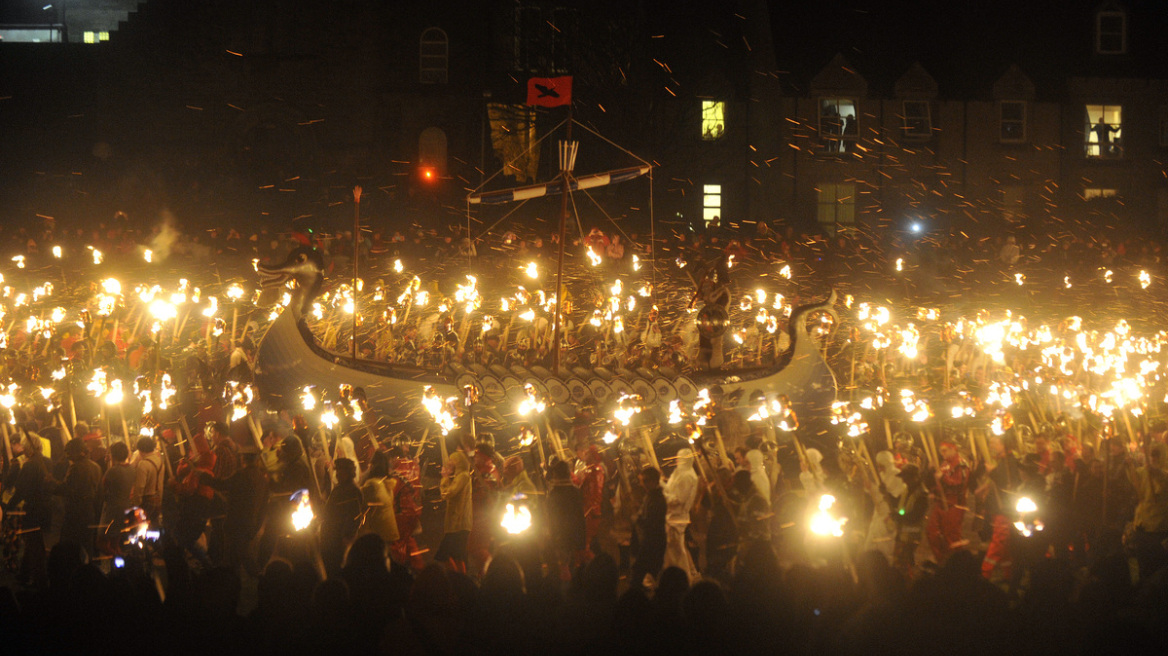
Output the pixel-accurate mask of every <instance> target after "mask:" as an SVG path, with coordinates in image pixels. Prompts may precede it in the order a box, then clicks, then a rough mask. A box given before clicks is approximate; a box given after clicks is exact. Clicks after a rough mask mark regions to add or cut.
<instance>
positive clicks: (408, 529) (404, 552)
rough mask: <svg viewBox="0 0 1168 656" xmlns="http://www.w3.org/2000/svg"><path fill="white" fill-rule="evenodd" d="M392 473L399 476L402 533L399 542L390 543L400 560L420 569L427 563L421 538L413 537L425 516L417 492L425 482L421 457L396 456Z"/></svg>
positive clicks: (397, 495)
mask: <svg viewBox="0 0 1168 656" xmlns="http://www.w3.org/2000/svg"><path fill="white" fill-rule="evenodd" d="M390 475H391V476H393V477H394V478H396V479H398V483H397V488H396V489H395V490H394V492H393V501H394V506H395V508H394V513H395V514H396V515H397V531H398V535H399V536H400V537H399V538H398V541H397V542H394V543H393V544H391V545H389V549H390V553H392V554H393V558H394V560H396V561H397V562H399V563H407V564H408V565H409V566H410V567H411V568H412V569H414V570H417V571H420V570H421V569H422V567H424V566H425V563H424V562H423V560H422V554H420V553H418V551H419V550H418V542H417V541H416V540H414V533H416V532H417V530H418V526H419V525H420V523H421V519H422V504H421V502H420V500H419V493H418V490H419V489H421V485H422V484H421V472H420V470H419V468H418V461H416V460H413V459H410V458H395V459H394V461H393V471H392V472H390Z"/></svg>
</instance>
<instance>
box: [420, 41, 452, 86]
mask: <svg viewBox="0 0 1168 656" xmlns="http://www.w3.org/2000/svg"><path fill="white" fill-rule="evenodd" d="M419 54H420V57H419V62H420V64H419V73H418V81H419V82H421V83H422V84H446V78H447V66H448V64H449V61H450V42H449V41H447V39H446V32H443V31H442V30H440V29H438V28H437V27H431V28H430V29H428V30H426V31H425V32H422V39H421V44H420V46H419Z"/></svg>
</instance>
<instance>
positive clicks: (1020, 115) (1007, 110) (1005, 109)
mask: <svg viewBox="0 0 1168 656" xmlns="http://www.w3.org/2000/svg"><path fill="white" fill-rule="evenodd" d="M998 112H999V124H1000V126H1001V133H1000V138H1001V141H1002V143H1022V142H1023V141H1026V101H1024V100H1003V101H1002V102H1001V103H1000V104H999V105H998Z"/></svg>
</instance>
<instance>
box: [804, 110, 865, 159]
mask: <svg viewBox="0 0 1168 656" xmlns="http://www.w3.org/2000/svg"><path fill="white" fill-rule="evenodd" d="M825 103H835V108H836V114H835V115H836V116H837V117H839V119H840V131H839V132H838V133H836V134H832V133H830V132H826V131H825V130H824V121H823V119H824V117H827V116H830V115H829V114H824V110H825V109H826V108H827V105H825ZM843 103H848V104H850V105H851V106H852V112H853V113H854V120H853V125H854V127H853V132H852V133H851V134H848V133H847V132H845V130H846V129H847V126H846V124H845V123H844V116H843V115H842V114H840V113H839V111H840V105H841V104H843ZM815 111H816V119H815V120H816V135H817V136H818V137H819V152H820V153H824V154H850V153H851V152H852V148H850V147H848V146H847V145H846V144H849V143H851V144H854V143H856V142H858V141H859V140H860V109H859V107H858V106H857V103H856V99H855V98H851V97H848V96H820V97H818V98H817V99H816V101H815Z"/></svg>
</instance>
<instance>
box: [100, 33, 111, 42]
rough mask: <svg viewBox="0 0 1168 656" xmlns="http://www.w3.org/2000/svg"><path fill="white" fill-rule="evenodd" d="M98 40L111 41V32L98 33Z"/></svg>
mask: <svg viewBox="0 0 1168 656" xmlns="http://www.w3.org/2000/svg"><path fill="white" fill-rule="evenodd" d="M97 40H98V41H109V32H98V33H97Z"/></svg>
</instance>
